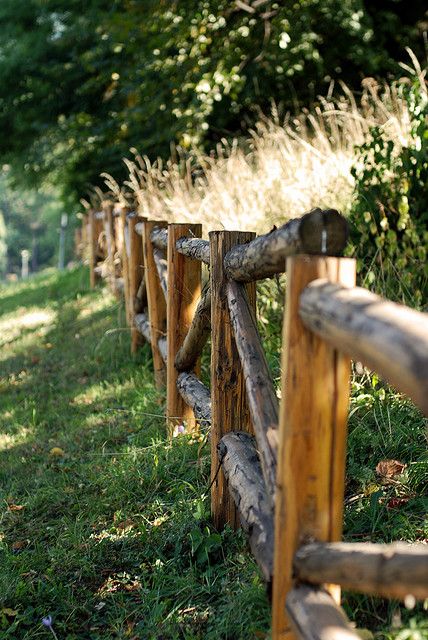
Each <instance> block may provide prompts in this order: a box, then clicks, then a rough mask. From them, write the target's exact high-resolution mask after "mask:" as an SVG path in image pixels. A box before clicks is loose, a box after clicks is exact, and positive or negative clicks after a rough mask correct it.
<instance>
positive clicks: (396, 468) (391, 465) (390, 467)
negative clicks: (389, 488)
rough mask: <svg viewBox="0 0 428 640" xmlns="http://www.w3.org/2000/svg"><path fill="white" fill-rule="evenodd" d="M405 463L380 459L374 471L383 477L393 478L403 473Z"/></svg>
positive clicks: (405, 466)
mask: <svg viewBox="0 0 428 640" xmlns="http://www.w3.org/2000/svg"><path fill="white" fill-rule="evenodd" d="M406 468H407V464H404V463H403V462H399V461H398V460H381V461H380V462H379V463H378V464H377V466H376V473H377V474H378V476H382V477H383V478H394V477H395V476H399V475H401V474H402V473H403V471H404V470H405V469H406Z"/></svg>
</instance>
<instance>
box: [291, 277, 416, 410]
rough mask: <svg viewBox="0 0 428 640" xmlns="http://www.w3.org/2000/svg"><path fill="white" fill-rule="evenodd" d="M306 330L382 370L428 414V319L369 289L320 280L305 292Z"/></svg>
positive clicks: (302, 312)
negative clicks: (348, 286)
mask: <svg viewBox="0 0 428 640" xmlns="http://www.w3.org/2000/svg"><path fill="white" fill-rule="evenodd" d="M300 317H301V318H302V321H303V323H304V324H305V326H306V327H308V328H309V329H311V331H313V332H314V333H316V334H317V335H319V336H321V337H322V338H323V339H324V340H327V341H328V342H329V343H330V344H332V345H334V346H335V347H336V348H337V349H339V350H340V351H343V352H344V353H347V354H348V355H350V356H351V357H352V358H353V359H354V360H359V361H361V362H363V364H365V365H367V366H368V367H370V368H371V369H373V370H375V371H377V372H378V373H379V374H380V375H381V376H382V377H385V379H386V380H388V382H390V383H391V384H392V385H393V386H395V387H396V388H397V389H398V390H399V391H401V392H403V393H405V394H407V395H408V396H409V397H410V398H412V400H413V401H414V402H415V403H416V404H417V405H418V406H419V407H420V408H421V409H422V411H423V412H424V413H425V415H428V393H427V389H428V315H427V314H425V313H420V312H418V311H414V310H413V309H409V308H408V307H405V306H403V305H400V304H396V303H394V302H389V301H388V300H384V299H382V298H380V297H379V296H377V295H375V294H374V293H370V292H369V291H367V290H366V289H362V288H360V287H355V288H353V289H349V288H346V287H343V286H340V285H337V284H333V283H329V282H327V281H326V280H316V281H315V282H312V283H311V284H310V285H309V286H308V287H306V289H305V290H304V291H303V293H302V295H301V298H300Z"/></svg>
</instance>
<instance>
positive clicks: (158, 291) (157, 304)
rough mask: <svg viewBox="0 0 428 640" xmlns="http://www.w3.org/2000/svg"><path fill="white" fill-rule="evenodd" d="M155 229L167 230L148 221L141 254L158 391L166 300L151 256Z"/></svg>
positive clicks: (161, 383)
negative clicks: (151, 236) (142, 256)
mask: <svg viewBox="0 0 428 640" xmlns="http://www.w3.org/2000/svg"><path fill="white" fill-rule="evenodd" d="M155 227H161V228H167V227H168V224H167V223H166V222H164V221H157V222H156V221H153V220H148V221H147V222H144V228H143V253H144V269H145V278H146V291H147V307H148V313H149V321H150V335H151V342H152V354H153V368H154V373H155V383H156V387H157V388H158V389H161V388H162V387H164V386H165V377H166V376H165V373H166V369H165V363H164V361H163V358H162V354H161V351H160V349H159V343H158V341H159V338H160V337H162V336H165V335H166V300H165V295H164V292H163V290H162V287H161V284H160V280H159V275H158V270H157V267H156V263H155V259H154V255H153V243H152V240H151V238H150V234H151V232H152V231H153V229H154V228H155Z"/></svg>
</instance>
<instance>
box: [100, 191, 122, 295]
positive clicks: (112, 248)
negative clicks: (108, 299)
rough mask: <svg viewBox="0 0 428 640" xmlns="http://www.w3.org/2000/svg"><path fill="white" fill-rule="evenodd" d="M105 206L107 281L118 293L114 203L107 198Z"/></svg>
mask: <svg viewBox="0 0 428 640" xmlns="http://www.w3.org/2000/svg"><path fill="white" fill-rule="evenodd" d="M102 207H103V214H104V215H103V225H104V234H105V239H106V260H105V264H106V271H107V275H106V278H107V282H108V286H109V289H110V291H111V292H112V293H114V294H116V295H117V293H118V292H117V290H116V284H115V279H116V278H115V275H116V274H115V268H114V256H115V253H116V245H115V238H114V227H113V203H112V202H110V201H109V200H106V201H104V202H103V203H102Z"/></svg>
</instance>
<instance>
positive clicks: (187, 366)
mask: <svg viewBox="0 0 428 640" xmlns="http://www.w3.org/2000/svg"><path fill="white" fill-rule="evenodd" d="M210 329H211V289H210V288H209V285H207V286H205V289H204V290H203V291H202V295H201V299H200V300H199V303H198V306H197V307H196V311H195V315H194V316H193V320H192V324H191V325H190V328H189V331H188V332H187V334H186V337H185V338H184V340H183V344H182V345H181V347H180V348H179V350H178V352H177V355H176V357H175V368H176V369H177V371H190V370H191V369H193V367H194V366H195V364H196V362H197V360H198V358H199V356H200V355H201V351H202V349H203V347H204V344H205V343H206V341H207V339H208V336H209V334H210Z"/></svg>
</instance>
